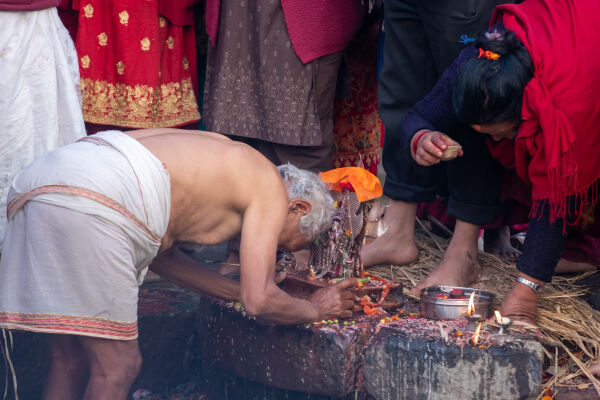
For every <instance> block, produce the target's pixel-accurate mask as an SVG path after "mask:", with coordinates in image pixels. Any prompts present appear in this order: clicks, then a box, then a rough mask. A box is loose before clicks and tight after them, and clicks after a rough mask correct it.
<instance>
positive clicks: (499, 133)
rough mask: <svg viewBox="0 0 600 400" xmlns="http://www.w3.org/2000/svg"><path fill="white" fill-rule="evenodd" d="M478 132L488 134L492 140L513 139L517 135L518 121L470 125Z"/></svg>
mask: <svg viewBox="0 0 600 400" xmlns="http://www.w3.org/2000/svg"><path fill="white" fill-rule="evenodd" d="M471 127H472V128H473V129H475V130H476V131H477V132H479V133H484V134H486V135H490V136H491V138H492V140H493V141H494V142H500V141H502V140H504V139H511V140H512V139H514V138H515V137H516V136H517V130H518V128H519V122H518V121H516V122H513V121H507V122H495V123H492V124H485V125H471Z"/></svg>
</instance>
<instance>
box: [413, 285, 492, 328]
mask: <svg viewBox="0 0 600 400" xmlns="http://www.w3.org/2000/svg"><path fill="white" fill-rule="evenodd" d="M455 289H458V290H462V291H463V294H464V297H465V298H464V299H462V298H461V299H455V298H450V292H451V291H452V290H455ZM473 292H475V298H474V300H473V301H474V303H475V313H476V314H481V316H482V318H483V319H487V318H489V317H490V316H491V314H492V305H493V303H494V299H495V298H496V295H495V294H494V293H492V292H488V291H486V290H480V289H474V288H466V287H456V286H430V287H426V288H424V289H422V290H421V315H423V316H424V317H425V318H429V319H436V320H456V319H462V318H464V317H465V315H466V314H467V308H468V306H469V297H471V293H473ZM438 295H442V296H444V295H445V296H447V297H448V298H440V296H438Z"/></svg>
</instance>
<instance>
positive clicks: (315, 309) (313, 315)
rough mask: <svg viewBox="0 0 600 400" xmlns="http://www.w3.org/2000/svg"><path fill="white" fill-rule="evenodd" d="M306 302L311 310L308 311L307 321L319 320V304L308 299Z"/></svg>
mask: <svg viewBox="0 0 600 400" xmlns="http://www.w3.org/2000/svg"><path fill="white" fill-rule="evenodd" d="M308 303H309V304H310V305H311V307H312V312H311V313H310V317H311V321H309V322H315V321H320V320H321V319H322V318H321V310H320V309H319V306H318V305H317V304H315V303H313V302H312V301H310V300H308Z"/></svg>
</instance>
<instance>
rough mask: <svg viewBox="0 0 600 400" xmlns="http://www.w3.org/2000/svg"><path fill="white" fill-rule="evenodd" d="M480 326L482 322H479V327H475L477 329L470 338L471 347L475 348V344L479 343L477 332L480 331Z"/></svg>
mask: <svg viewBox="0 0 600 400" xmlns="http://www.w3.org/2000/svg"><path fill="white" fill-rule="evenodd" d="M481 324H482V322H480V323H479V325H477V329H475V333H473V337H472V338H471V341H472V342H473V346H476V345H477V342H478V341H479V331H481Z"/></svg>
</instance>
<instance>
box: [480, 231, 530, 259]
mask: <svg viewBox="0 0 600 400" xmlns="http://www.w3.org/2000/svg"><path fill="white" fill-rule="evenodd" d="M483 250H484V251H485V252H487V253H490V254H493V255H495V256H498V257H500V258H504V259H506V260H513V261H514V260H516V259H517V258H518V257H519V254H521V252H520V251H519V250H517V249H515V248H514V247H513V246H512V244H511V243H510V229H509V227H508V225H504V226H503V227H501V228H498V229H486V230H485V231H484V233H483Z"/></svg>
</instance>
